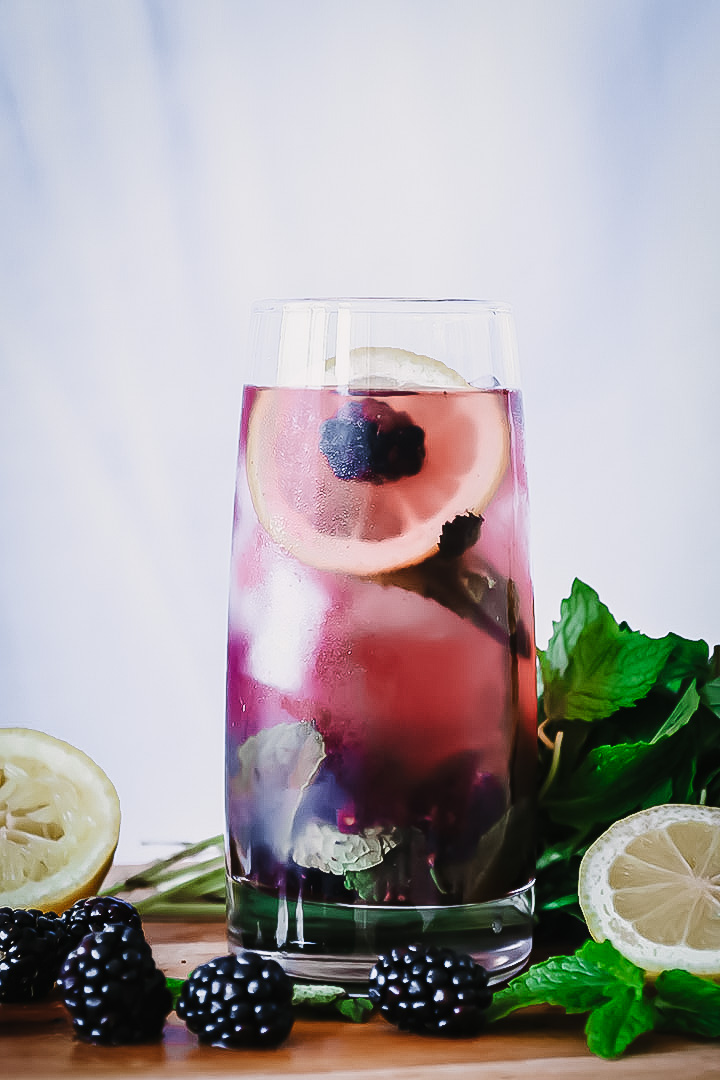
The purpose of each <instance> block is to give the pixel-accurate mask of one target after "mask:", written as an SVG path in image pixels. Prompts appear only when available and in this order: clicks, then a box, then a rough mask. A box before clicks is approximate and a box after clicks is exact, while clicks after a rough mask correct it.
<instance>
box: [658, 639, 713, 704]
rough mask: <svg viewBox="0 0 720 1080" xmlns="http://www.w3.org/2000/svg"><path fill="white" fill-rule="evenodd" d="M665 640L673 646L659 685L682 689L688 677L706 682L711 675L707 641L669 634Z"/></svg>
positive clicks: (659, 679) (671, 688)
mask: <svg viewBox="0 0 720 1080" xmlns="http://www.w3.org/2000/svg"><path fill="white" fill-rule="evenodd" d="M663 640H667V641H670V642H671V644H672V648H671V650H670V655H669V656H668V659H667V663H666V664H665V667H664V668H663V669H662V671H661V672H660V675H659V676H658V685H660V686H664V687H666V688H667V689H668V690H674V691H675V692H676V693H677V692H678V691H679V690H680V689H681V687H682V685H683V683H684V682H685V681H686V680H687V679H695V680H696V682H699V683H701V684H702V683H704V682H706V681H707V679H708V678H709V676H710V666H709V665H710V650H709V648H708V645H707V642H705V641H701V640H698V641H692V640H689V639H688V638H682V637H679V636H678V635H677V634H668V635H667V638H664V639H663Z"/></svg>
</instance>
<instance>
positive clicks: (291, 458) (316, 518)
mask: <svg viewBox="0 0 720 1080" xmlns="http://www.w3.org/2000/svg"><path fill="white" fill-rule="evenodd" d="M356 353H357V355H355V354H356ZM350 356H351V365H350V367H346V370H345V376H346V378H345V379H344V382H342V385H345V386H349V387H350V389H351V392H352V396H353V397H354V398H355V399H356V400H357V399H358V398H357V395H361V394H362V393H363V392H367V393H369V394H372V398H373V401H379V402H384V403H385V405H386V406H387V407H389V408H390V409H392V410H394V411H396V412H401V413H402V414H403V415H404V416H405V417H406V422H408V423H410V424H413V425H416V426H418V427H420V428H422V430H423V433H424V440H425V443H424V445H425V458H424V461H423V464H422V467H421V468H420V470H419V472H417V473H416V474H414V475H409V476H402V477H400V478H397V479H392V480H390V481H388V482H382V483H374V482H369V481H365V480H357V479H351V480H348V479H342V478H339V477H338V476H337V475H336V474H335V473H334V472H333V469H332V468H331V466H330V464H329V463H328V460H327V459H326V457H325V456H324V455H323V453H322V452H321V450H320V443H321V429H322V427H323V425H324V423H325V422H326V421H328V420H329V419H330V418H332V417H333V416H335V415H336V414H337V413H338V410H339V409H340V408H341V406H342V404H343V402H346V401H347V400H348V398H347V397H346V396H344V395H343V394H342V393H338V391H336V390H334V389H323V390H307V389H303V388H296V387H281V388H278V389H272V390H260V391H258V392H257V394H256V397H255V400H254V403H253V406H252V409H251V412H250V418H249V423H248V436H247V453H246V465H247V476H248V485H249V487H250V493H251V496H252V500H253V504H254V506H255V511H256V513H257V516H258V520H259V522H260V524H261V525H262V526H263V527H264V529H265V530H266V532H267V533H268V534H269V535H270V536H271V537H272V539H273V540H275V541H276V543H278V544H279V545H280V546H281V547H283V548H284V549H285V550H286V551H288V552H289V553H290V554H291V555H293V556H294V557H295V558H297V559H299V560H300V562H302V563H304V564H305V565H307V566H311V567H315V568H317V569H321V570H335V571H340V572H345V573H350V574H355V575H358V576H372V575H374V574H380V573H383V572H387V571H390V570H396V569H399V568H401V567H404V566H413V565H416V564H417V563H419V562H422V561H423V560H424V559H425V558H427V557H429V556H430V555H432V554H434V553H435V552H436V551H437V550H438V543H439V539H440V536H441V533H442V530H443V526H444V525H445V524H446V523H447V522H450V521H452V520H453V519H454V518H455V517H458V516H460V515H464V514H468V513H473V514H481V513H482V512H483V511H484V510H485V508H486V507H487V506H488V504H489V503H490V501H491V499H492V498H493V496H494V494H495V492H496V491H497V489H498V487H499V485H500V483H501V481H502V478H503V476H504V475H505V472H506V470H507V468H508V464H509V461H510V422H509V412H508V398H507V394H506V393H505V392H504V391H483V390H477V389H474V388H472V387H471V386H469V385H468V383H466V382H465V380H464V379H462V378H461V376H460V375H458V374H457V372H454V371H452V370H451V369H450V368H448V367H446V366H445V365H444V364H440V363H438V362H437V361H434V360H431V359H430V358H428V357H426V356H419V355H416V354H414V353H407V352H404V351H402V350H399V349H364V350H355V351H354V352H353V353H351V354H350ZM338 380H339V382H340V376H339V375H338ZM423 391H424V392H423Z"/></svg>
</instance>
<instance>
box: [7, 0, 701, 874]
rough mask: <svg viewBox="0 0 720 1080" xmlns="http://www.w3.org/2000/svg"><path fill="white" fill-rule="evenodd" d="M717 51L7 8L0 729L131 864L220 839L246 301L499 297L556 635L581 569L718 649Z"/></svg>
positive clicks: (150, 7)
mask: <svg viewBox="0 0 720 1080" xmlns="http://www.w3.org/2000/svg"><path fill="white" fill-rule="evenodd" d="M718 55H720V3H717V2H716V0H672V2H671V0H502V2H501V0H494V2H490V0H475V2H471V0H467V2H462V0H442V2H439V0H432V2H426V0H362V2H361V0H255V2H244V0H146V2H142V0H0V183H1V184H2V189H1V191H0V216H1V220H0V506H1V508H2V509H1V517H0V530H1V531H0V709H1V710H2V712H1V715H0V723H1V724H3V725H10V726H15V725H17V726H28V727H37V728H42V729H44V730H46V731H49V732H51V733H53V734H55V735H58V736H60V737H62V738H64V739H68V740H70V741H71V742H74V743H75V744H76V745H78V746H80V747H82V748H83V749H84V750H85V751H86V752H87V753H89V754H91V755H92V756H93V757H94V758H95V759H96V760H97V761H98V762H99V763H100V764H101V765H102V766H103V767H104V768H105V769H106V771H107V772H108V773H109V774H110V776H111V778H112V779H113V780H114V782H115V784H116V786H117V788H118V790H119V792H120V797H121V803H122V807H123V813H124V821H123V831H122V834H121V844H120V849H119V853H118V857H119V858H120V859H121V860H125V861H132V860H134V859H137V858H145V857H151V856H153V855H154V854H155V851H156V850H158V849H155V848H147V847H141V845H143V844H148V843H150V844H154V843H171V842H175V841H181V840H194V839H201V838H203V837H204V836H209V835H210V834H212V833H214V832H218V831H221V829H222V824H223V804H222V785H223V760H222V758H223V714H224V674H225V668H224V665H225V655H224V653H225V623H226V600H227V576H228V557H229V543H230V529H231V519H232V501H233V484H234V469H235V451H236V439H237V427H238V415H239V406H240V395H241V388H242V384H243V380H244V376H245V360H244V348H245V340H246V331H247V322H248V310H249V306H250V303H251V301H252V300H253V299H256V298H259V297H263V296H313V295H316V296H323V295H347V296H353V295H355V296H368V295H370V296H462V297H473V296H475V297H480V298H490V299H503V300H507V301H509V302H510V303H511V304H512V305H513V308H514V310H515V315H516V322H517V329H518V337H519V345H520V358H521V365H522V373H523V380H524V390H525V411H526V418H527V432H528V452H529V461H528V464H529V470H530V480H531V499H532V515H533V517H532V525H533V537H532V538H533V562H534V580H535V589H536V603H537V626H538V642H539V644H540V645H544V644H545V643H546V642H547V638H548V636H549V633H550V631H551V623H552V620H553V619H554V618H557V616H558V612H559V605H560V601H561V599H562V598H563V597H564V596H565V595H567V593H568V592H569V589H570V586H571V583H572V579H573V577H575V576H576V575H577V576H579V577H581V578H583V579H584V580H585V581H587V582H588V583H589V584H591V585H592V586H593V587H594V588H596V589H597V590H598V591H599V593H600V596H601V598H602V599H603V600H604V601H605V602H606V603H607V604H608V605H609V607H610V609H611V610H612V611H613V613H614V614H615V615H616V616H617V617H618V618H620V619H626V620H628V621H629V622H630V623H631V624H632V625H633V626H634V627H636V628H638V629H642V630H644V631H645V632H647V633H650V634H653V635H661V634H664V633H666V632H667V631H668V630H675V631H676V632H678V633H682V634H685V635H687V636H691V637H705V638H706V640H708V641H709V642H710V643H711V644H712V643H714V642H715V641H717V640H720V575H719V574H718V566H717V563H718V550H719V542H720V528H719V515H718V464H719V461H718V446H719V443H720V439H719V438H718V409H719V403H720V364H719V363H718V341H720V325H719V323H720V307H719V304H718V292H719V286H720V196H719V194H718V193H719V192H720V167H719V166H720V76H718ZM278 647H281V643H279V644H278Z"/></svg>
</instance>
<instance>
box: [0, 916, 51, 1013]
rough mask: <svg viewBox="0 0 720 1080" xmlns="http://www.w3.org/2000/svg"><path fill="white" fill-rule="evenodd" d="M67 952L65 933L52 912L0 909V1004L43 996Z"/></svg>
mask: <svg viewBox="0 0 720 1080" xmlns="http://www.w3.org/2000/svg"><path fill="white" fill-rule="evenodd" d="M66 952H67V949H66V947H65V931H64V928H63V925H62V921H61V919H60V918H59V917H58V916H57V915H56V914H55V912H54V911H51V912H47V913H46V912H42V911H38V910H37V909H36V908H29V909H27V910H26V909H24V908H9V907H3V908H0V1002H5V1003H7V1004H10V1003H11V1002H12V1003H15V1004H20V1003H22V1002H26V1001H35V1000H36V999H38V998H43V997H46V996H47V995H48V994H49V993H50V992H51V990H52V989H53V987H54V985H55V980H56V978H57V975H58V971H59V970H60V965H61V964H62V962H63V959H64V958H65V954H66Z"/></svg>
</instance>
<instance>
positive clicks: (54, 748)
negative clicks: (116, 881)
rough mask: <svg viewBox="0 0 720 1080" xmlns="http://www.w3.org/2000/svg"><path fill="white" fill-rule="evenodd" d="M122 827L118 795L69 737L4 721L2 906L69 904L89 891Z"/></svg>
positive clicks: (0, 736) (0, 739)
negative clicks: (65, 738)
mask: <svg viewBox="0 0 720 1080" xmlns="http://www.w3.org/2000/svg"><path fill="white" fill-rule="evenodd" d="M119 835H120V800H119V798H118V795H117V792H116V790H115V788H114V787H113V785H112V783H111V782H110V780H109V779H108V777H107V776H106V775H105V773H104V772H103V770H102V769H101V768H100V767H99V765H97V764H96V763H95V762H94V761H93V760H92V759H91V758H89V757H88V756H87V754H84V753H83V752H82V751H81V750H78V749H77V748H76V747H74V746H71V745H70V743H67V742H63V741H62V740H61V739H56V738H54V737H53V736H52V735H46V734H45V733H44V732H42V731H34V730H32V729H30V728H0V907H13V908H40V909H41V910H43V911H57V912H61V911H64V910H65V908H67V907H70V905H71V904H73V903H74V902H75V901H76V900H78V899H80V898H81V897H84V896H92V895H94V894H95V893H96V892H97V890H98V889H99V888H100V885H101V884H102V881H103V879H104V877H105V875H106V873H107V871H108V870H109V868H110V864H111V863H112V859H113V855H114V854H115V849H116V847H117V842H118V837H119Z"/></svg>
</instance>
